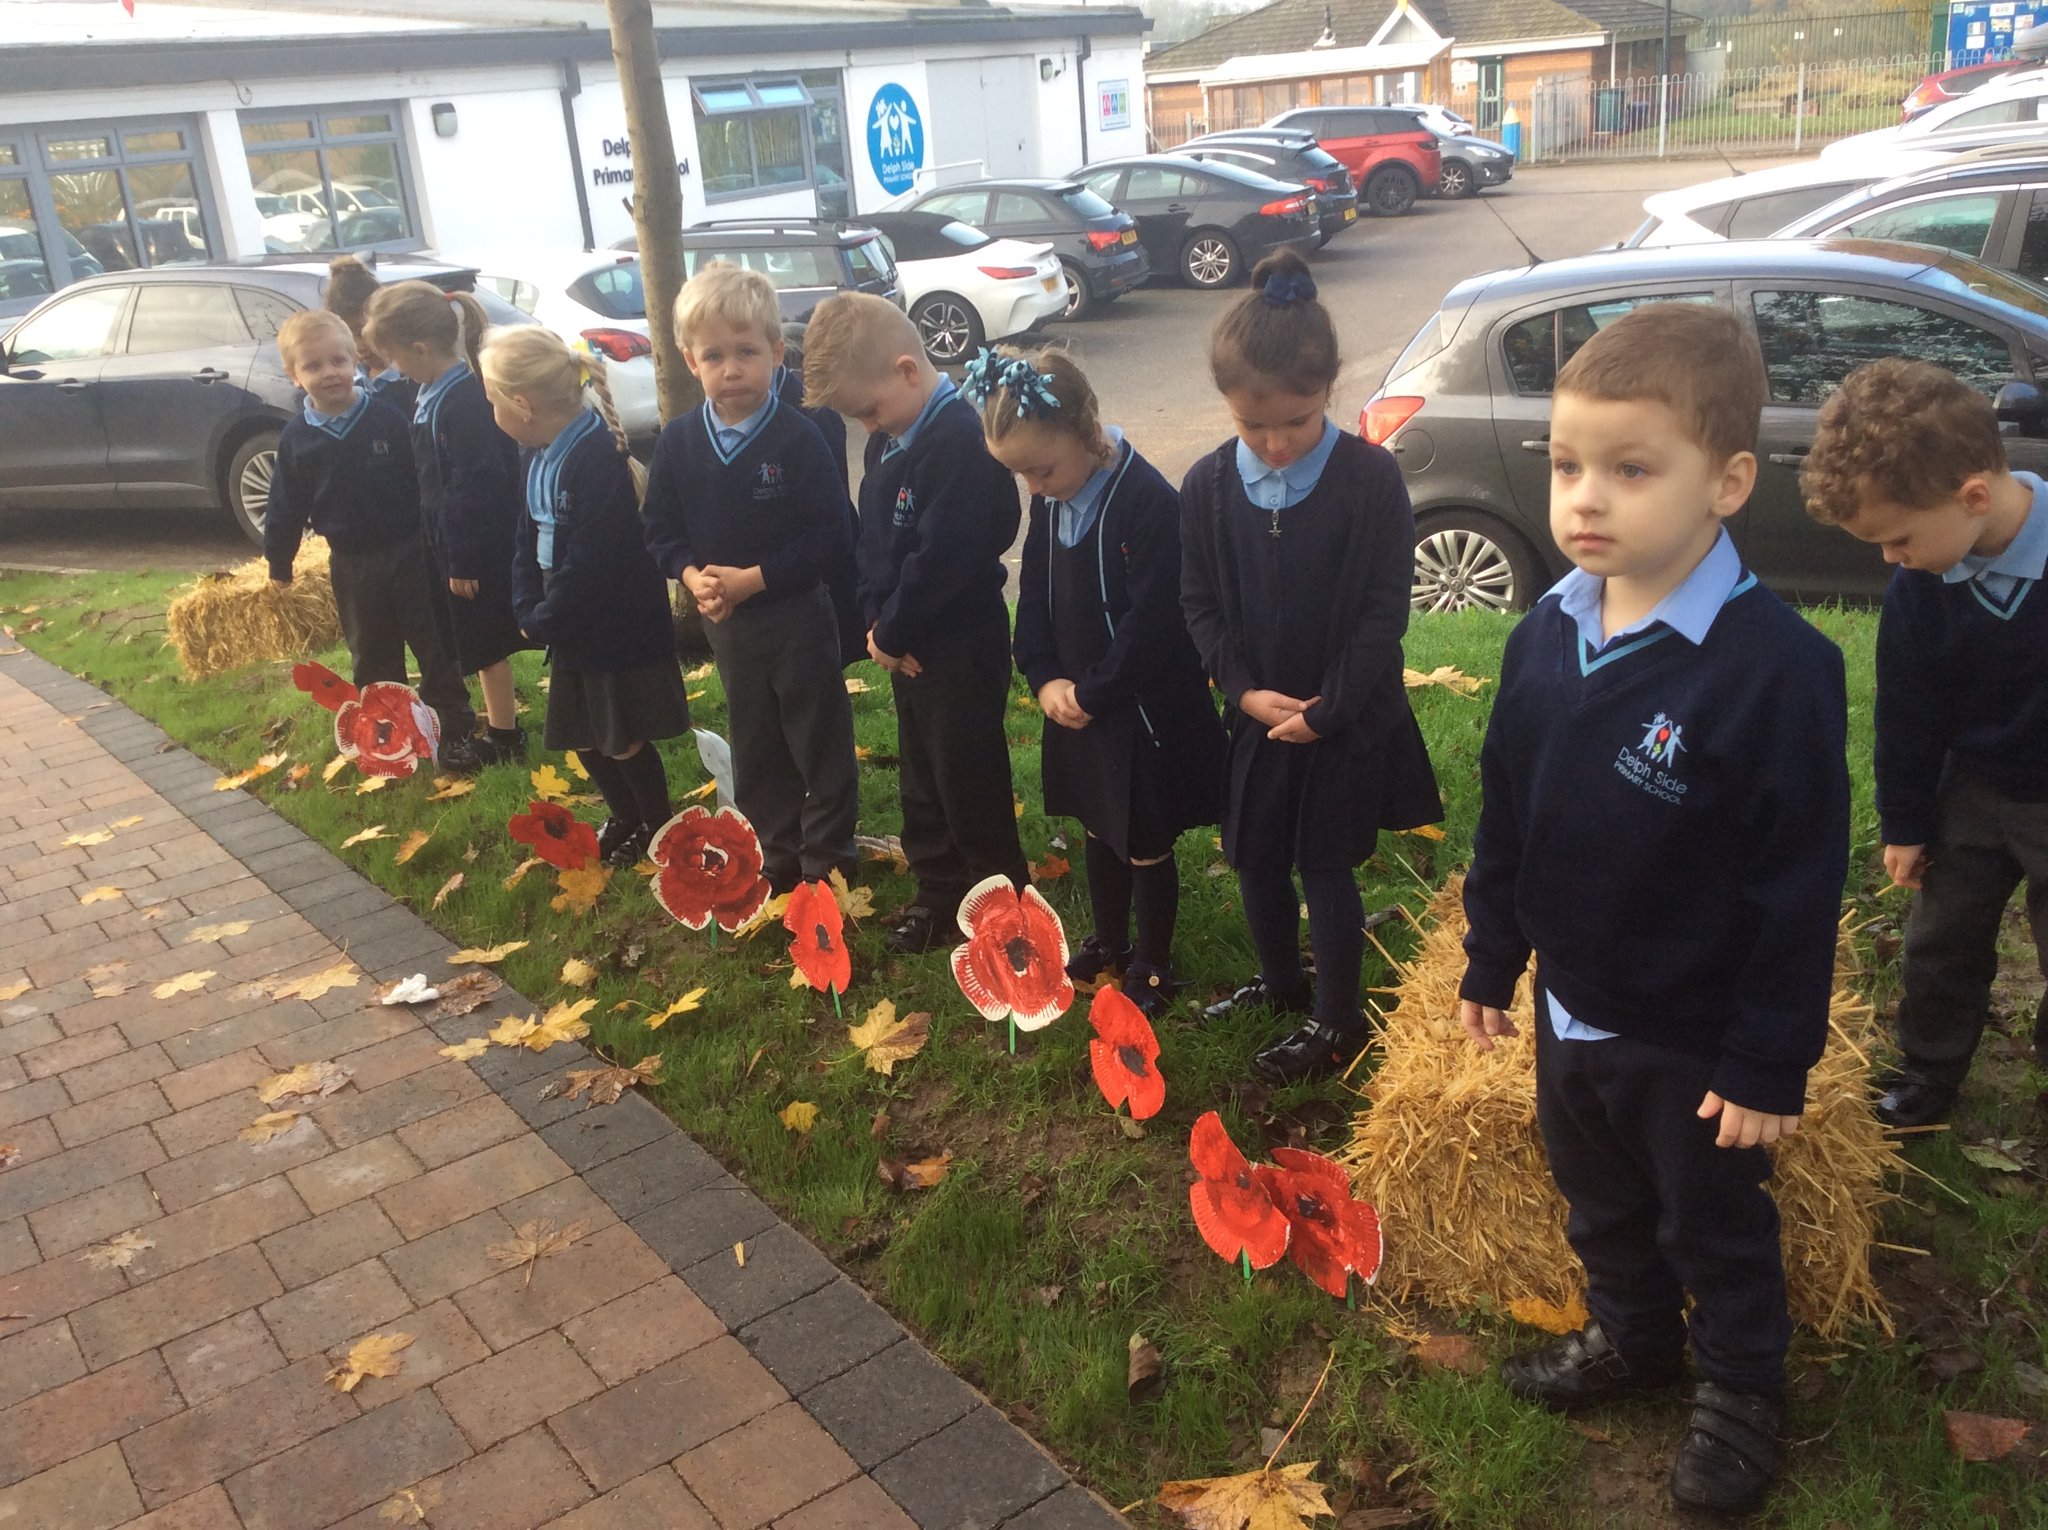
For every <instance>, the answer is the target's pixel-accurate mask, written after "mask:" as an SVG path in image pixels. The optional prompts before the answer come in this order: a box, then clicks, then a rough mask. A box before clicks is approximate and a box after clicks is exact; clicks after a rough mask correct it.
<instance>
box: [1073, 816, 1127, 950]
mask: <svg viewBox="0 0 2048 1530" xmlns="http://www.w3.org/2000/svg"><path fill="white" fill-rule="evenodd" d="M1081 860H1082V865H1083V867H1084V868H1085V869H1086V871H1087V873H1088V905H1089V907H1090V908H1091V909H1093V910H1094V913H1095V934H1096V938H1097V939H1099V940H1100V941H1101V942H1102V943H1103V944H1104V945H1106V946H1108V947H1109V949H1110V950H1112V951H1122V950H1124V949H1126V948H1127V947H1128V946H1129V945H1130V943H1131V868H1130V865H1129V863H1128V862H1126V861H1125V860H1124V858H1123V857H1122V856H1120V855H1118V854H1117V853H1116V851H1114V850H1112V849H1111V848H1110V847H1109V846H1108V845H1107V844H1106V843H1105V842H1103V841H1102V840H1099V839H1097V838H1096V837H1095V836H1094V835H1093V834H1090V835H1089V836H1088V837H1087V838H1086V839H1084V840H1082V842H1081Z"/></svg>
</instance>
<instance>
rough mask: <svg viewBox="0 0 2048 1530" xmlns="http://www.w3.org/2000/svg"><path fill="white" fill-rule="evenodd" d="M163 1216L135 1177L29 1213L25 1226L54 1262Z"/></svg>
mask: <svg viewBox="0 0 2048 1530" xmlns="http://www.w3.org/2000/svg"><path fill="white" fill-rule="evenodd" d="M162 1215H163V1211H162V1209H161V1208H160V1207H159V1206H158V1205H157V1203H156V1197H155V1196H153V1195H151V1194H150V1193H149V1181H148V1180H146V1179H144V1178H143V1177H142V1176H141V1175H140V1174H134V1175H130V1176H129V1177H128V1178H127V1179H117V1180H115V1181H114V1183H113V1184H111V1185H102V1186H100V1188H99V1189H97V1190H88V1191H87V1192H86V1193H85V1194H84V1195H77V1196H73V1197H72V1198H71V1199H70V1200H68V1201H59V1202H58V1203H57V1204H56V1205H54V1206H45V1207H44V1208H43V1209H42V1210H41V1211H33V1212H30V1213H29V1218H28V1225H29V1226H30V1227H31V1228H32V1229H34V1231H35V1235H36V1244H37V1246H38V1247H39V1248H41V1249H42V1252H43V1257H44V1258H45V1259H56V1258H60V1257H62V1256H63V1255H65V1254H68V1253H70V1252H71V1251H72V1250H73V1249H78V1248H83V1247H85V1245H86V1244H88V1243H98V1242H101V1241H103V1240H105V1239H107V1238H111V1237H113V1236H114V1234H116V1233H123V1232H127V1231H128V1230H129V1229H130V1228H134V1227H140V1226H142V1225H143V1223H145V1222H154V1221H155V1220H156V1219H157V1218H158V1217H160V1216H162Z"/></svg>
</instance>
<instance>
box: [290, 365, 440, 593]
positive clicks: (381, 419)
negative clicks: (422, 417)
mask: <svg viewBox="0 0 2048 1530" xmlns="http://www.w3.org/2000/svg"><path fill="white" fill-rule="evenodd" d="M308 527H311V528H312V530H314V531H315V532H318V533H319V534H320V535H321V536H323V537H325V538H326V539H327V543H328V545H329V546H330V547H332V548H334V549H335V551H337V552H344V553H368V552H375V551H377V550H378V549H380V548H384V547H389V546H391V545H392V544H393V543H395V542H402V541H404V540H405V539H406V538H407V537H413V536H418V535H419V530H420V490H419V482H418V480H417V479H416V478H415V477H414V474H413V461H412V442H411V436H410V429H409V427H408V425H407V422H406V420H405V418H404V416H402V415H400V414H399V413H398V411H397V410H395V409H393V408H392V407H391V406H390V405H389V404H386V403H383V402H381V401H380V400H378V399H375V398H372V397H370V396H369V395H368V394H365V393H358V395H357V400H356V407H355V409H354V410H353V411H352V412H351V419H350V423H349V426H348V430H347V433H346V434H344V435H342V436H340V437H339V438H337V437H336V436H335V435H334V434H333V433H332V432H331V431H327V430H323V429H322V428H321V427H319V426H318V425H314V424H312V423H310V422H309V421H308V420H307V419H306V417H305V415H304V414H303V413H301V414H295V415H293V416H292V418H291V419H290V420H288V421H286V422H285V427H284V429H283V430H282V431H280V432H279V433H278V438H277V466H276V469H275V471H274V472H273V473H272V474H271V480H270V504H269V507H268V508H267V509H266V510H265V512H264V516H263V556H264V559H265V561H266V562H268V563H269V565H270V576H271V578H273V579H289V578H291V576H292V560H293V559H294V558H295V557H297V556H298V552H299V543H300V541H301V540H302V539H303V538H304V536H305V533H306V529H307V528H308ZM423 577H424V576H423Z"/></svg>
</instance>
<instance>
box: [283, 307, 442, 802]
mask: <svg viewBox="0 0 2048 1530" xmlns="http://www.w3.org/2000/svg"><path fill="white" fill-rule="evenodd" d="M277 351H278V355H279V357H280V358H281V359H282V360H283V362H284V369H285V373H286V375H287V376H289V377H290V378H291V380H292V382H293V383H294V384H296V385H297V386H298V387H299V388H300V389H301V390H302V391H303V392H304V393H305V395H306V397H305V404H304V407H303V409H302V411H301V413H300V414H299V416H298V417H297V418H295V419H292V420H289V421H287V422H286V423H285V427H284V429H283V430H282V431H281V432H280V433H279V434H278V439H277V464H276V467H275V469H274V470H273V472H272V474H271V479H270V503H269V505H268V507H267V508H266V509H265V511H264V515H263V556H264V559H265V561H267V562H268V563H269V565H270V579H271V583H273V584H275V585H278V586H280V587H282V586H285V585H289V584H290V583H291V582H292V560H293V559H294V558H296V557H297V556H298V553H299V543H300V541H301V539H302V538H303V537H304V535H305V532H306V528H307V527H308V526H311V528H312V529H313V530H314V531H315V532H317V533H318V534H319V535H321V536H323V537H325V538H326V539H327V546H328V577H329V579H330V580H331V581H332V583H333V586H334V609H335V614H336V616H337V617H339V618H340V621H341V633H342V637H343V638H344V639H345V640H346V641H347V643H348V651H349V658H350V661H351V663H352V664H353V666H354V673H353V674H352V676H351V677H350V678H352V679H353V680H354V681H355V683H356V684H357V685H358V686H363V685H368V684H370V683H371V682H372V681H374V680H391V681H396V682H397V683H398V684H400V685H404V684H405V683H406V669H405V650H406V649H407V647H410V648H411V649H412V652H413V657H414V658H415V659H417V660H418V661H419V667H420V687H419V689H420V699H421V700H423V701H425V702H426V704H427V705H428V706H430V707H432V708H433V709H434V711H435V712H436V713H437V714H438V715H439V717H440V721H441V737H442V739H443V740H444V742H443V744H442V756H443V759H444V760H445V761H446V762H447V763H449V764H450V766H451V767H455V766H458V765H459V764H460V761H459V760H458V758H457V756H458V754H459V752H460V750H461V748H462V747H463V741H464V740H466V739H467V738H468V737H469V735H470V734H471V733H472V732H474V731H475V729H476V712H475V710H474V709H473V708H472V707H471V706H470V702H469V688H468V686H467V685H465V684H464V683H463V679H462V673H461V671H460V670H458V669H457V668H456V666H455V660H454V656H453V655H451V654H450V653H448V651H447V650H446V649H445V648H444V647H443V646H442V644H441V638H440V630H439V628H437V627H436V626H435V624H434V608H433V598H432V591H431V590H430V588H429V586H428V582H427V581H428V578H429V575H428V572H427V555H426V547H425V545H424V543H423V541H422V531H421V527H420V494H419V482H418V478H417V476H416V475H415V474H414V472H413V462H412V445H411V435H410V431H411V425H410V422H409V421H408V420H407V419H406V418H405V416H403V415H402V414H400V413H399V412H398V411H397V410H396V409H394V408H393V407H392V406H391V405H390V404H388V403H385V402H384V401H382V400H381V399H376V398H373V397H371V396H370V394H369V393H368V392H367V391H365V390H364V389H363V388H362V387H361V386H360V385H359V384H358V382H357V378H356V365H357V359H358V358H357V352H356V343H355V337H354V335H353V334H352V333H351V332H350V330H349V327H348V325H347V323H346V322H345V321H344V320H342V319H341V318H340V317H339V316H338V315H335V314H332V313H326V312H322V311H319V310H307V311H304V312H301V313H295V314H293V315H292V316H291V317H290V318H288V319H286V320H285V321H284V323H283V324H281V325H279V326H278V330H277Z"/></svg>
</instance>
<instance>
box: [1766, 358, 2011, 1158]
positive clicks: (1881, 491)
mask: <svg viewBox="0 0 2048 1530" xmlns="http://www.w3.org/2000/svg"><path fill="white" fill-rule="evenodd" d="M1902 421H1911V422H1912V425H1913V428H1912V429H1911V430H1906V429H1903V428H1901V422H1902ZM1801 486H1802V487H1803V488H1804V490H1805V491H1806V495H1807V504H1808V508H1809V509H1810V510H1811V511H1812V513H1813V514H1814V515H1815V516H1816V517H1817V518H1819V519H1820V520H1823V521H1830V522H1834V523H1836V524H1838V525H1840V526H1841V527H1842V528H1843V529H1844V530H1846V531H1847V532H1849V534H1850V535H1851V536H1854V537H1858V538H1860V539H1862V540H1863V541H1865V542H1873V543H1875V544H1877V546H1879V547H1880V548H1882V549H1883V550H1884V556H1885V561H1886V562H1888V563H1894V564H1897V565H1898V570H1899V571H1898V572H1897V573H1896V574H1894V575H1893V576H1892V582H1891V588H1890V589H1889V590H1887V591H1886V592H1885V599H1884V614H1883V616H1882V617H1880V618H1879V621H1878V627H1877V811H1878V817H1879V819H1880V822H1881V825H1882V828H1883V832H1884V864H1885V870H1886V871H1887V872H1889V873H1890V874H1891V878H1892V881H1893V882H1894V883H1895V884H1896V885H1898V886H1900V887H1910V888H1913V889H1914V890H1915V892H1916V896H1915V897H1914V899H1913V909H1912V913H1911V914H1910V915H1909V916H1908V918H1907V920H1906V942H1905V985H1904V992H1903V993H1902V994H1901V995H1900V998H1899V1009H1898V1031H1899V1050H1900V1051H1901V1052H1902V1053H1903V1054H1904V1059H1903V1063H1902V1066H1901V1067H1900V1068H1899V1069H1898V1070H1897V1071H1896V1072H1894V1073H1893V1074H1891V1075H1890V1076H1889V1077H1888V1078H1886V1079H1885V1080H1884V1083H1883V1089H1884V1094H1883V1097H1882V1099H1880V1100H1879V1102H1878V1107H1877V1110H1878V1114H1879V1115H1880V1116H1881V1117H1883V1118H1884V1119H1885V1121H1887V1122H1888V1123H1889V1124H1891V1125H1894V1126H1926V1125H1930V1124H1932V1123H1934V1122H1937V1121H1941V1120H1943V1119H1945V1118H1946V1117H1947V1116H1948V1114H1949V1112H1950V1110H1951V1109H1952V1108H1953V1107H1954V1105H1955V1099H1956V1093H1957V1091H1958V1089H1959V1088H1960V1087H1961V1085H1962V1082H1963V1079H1964V1076H1965V1075H1966V1074H1967V1073H1968V1072H1969V1068H1970V1057H1971V1054H1972V1053H1973V1052H1975V1050H1976V1048H1977V1038H1978V1037H1979V1036H1980V1035H1981V1034H1982V1033H1983V1030H1984V1022H1985V1018H1986V1015H1987V1013H1988V1010H1989V1007H1990V1001H1991V980H1992V978H1993V976H1994V975H1995V974H1996V972H1997V968H1998V926H1999V921H2000V919H2001V918H2002V917H2003V916H2004V913H2005V905H2006V903H2007V902H2008V900H2010V899H2011V897H2012V893H2013V889H2014V888H2016V887H2017V886H2019V884H2020V882H2021V881H2022V880H2024V881H2025V882H2026V884H2027V913H2028V916H2029V918H2030V920H2031V922H2032V926H2033V931H2034V943H2035V950H2036V954H2037V956H2038V958H2039V960H2040V963H2041V967H2042V970H2043V971H2044V972H2048V595H2037V594H2035V593H2034V591H2035V589H2036V587H2037V586H2038V585H2039V584H2040V581H2041V576H2042V572H2043V570H2044V568H2048V485H2044V484H2043V482H2042V480H2041V479H2039V478H2037V477H2035V476H2034V475H2033V474H2032V473H2013V472H2011V471H2009V470H2008V469H2007V466H2006V459H2005V444H2004V442H2003V441H2002V440H2001V439H2000V437H1999V428H1998V416H1997V413H1996V411H1995V410H1994V409H1993V408H1992V405H1991V401H1990V400H1989V399H1987V398H1985V397H1984V395H1983V394H1981V393H1979V392H1978V391H1977V390H1976V389H1974V388H1971V387H1969V386H1968V385H1967V384H1965V383H1963V382H1960V381H1958V380H1957V379H1956V378H1955V377H1952V376H1951V375H1949V374H1948V373H1947V372H1944V371H1943V370H1942V369H1941V368H1939V367H1937V366H1934V365H1933V364H1932V363H1929V362H1924V361H1904V360H1888V361H1879V362H1873V363H1872V364H1871V365H1869V366H1867V367H1864V368H1862V369H1861V370H1860V371H1856V372H1852V373H1850V374H1849V376H1848V378H1847V379H1846V380H1845V381H1844V382H1843V384H1842V387H1841V389H1840V391H1839V392H1837V393H1836V394H1835V395H1834V397H1833V398H1831V399H1829V400H1828V402H1827V403H1826V405H1824V406H1823V407H1822V409H1821V414H1820V428H1819V430H1818V431H1817V432H1816V433H1815V436H1814V442H1813V450H1812V453H1811V454H1810V455H1809V456H1808V457H1807V459H1806V467H1805V470H1804V473H1803V475H1802V479H1801ZM2034 1051H2035V1054H2036V1055H2037V1056H2038V1057H2039V1058H2040V1059H2041V1062H2042V1066H2044V1067H2048V1007H2044V1008H2043V1009H2042V1010H2039V1011H2037V1012H2036V1014H2035V1017H2034Z"/></svg>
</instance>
